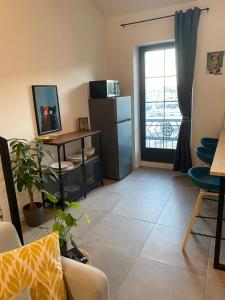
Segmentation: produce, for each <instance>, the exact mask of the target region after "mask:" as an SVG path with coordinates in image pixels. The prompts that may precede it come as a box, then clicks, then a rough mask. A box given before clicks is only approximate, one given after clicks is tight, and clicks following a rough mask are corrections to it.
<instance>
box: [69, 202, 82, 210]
mask: <svg viewBox="0 0 225 300" xmlns="http://www.w3.org/2000/svg"><path fill="white" fill-rule="evenodd" d="M69 207H70V208H73V209H79V208H80V204H79V203H78V202H70V204H69Z"/></svg>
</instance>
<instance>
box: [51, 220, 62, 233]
mask: <svg viewBox="0 0 225 300" xmlns="http://www.w3.org/2000/svg"><path fill="white" fill-rule="evenodd" d="M52 231H58V233H59V235H61V234H62V233H63V231H64V226H63V224H60V223H58V222H56V223H54V224H53V225H52Z"/></svg>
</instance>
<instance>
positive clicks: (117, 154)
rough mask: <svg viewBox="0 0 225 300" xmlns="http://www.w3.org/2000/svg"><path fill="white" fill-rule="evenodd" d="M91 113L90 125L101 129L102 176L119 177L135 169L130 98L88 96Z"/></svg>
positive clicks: (95, 144) (116, 178) (118, 178)
mask: <svg viewBox="0 0 225 300" xmlns="http://www.w3.org/2000/svg"><path fill="white" fill-rule="evenodd" d="M89 112H90V123H91V128H92V129H93V130H94V129H95V130H101V131H102V158H103V176H104V178H109V179H115V180H120V179H122V178H123V177H124V176H126V175H127V174H129V173H130V172H131V171H132V136H131V97H129V96H128V97H111V98H104V99H89ZM93 146H94V147H95V148H96V149H97V147H98V143H97V140H96V142H94V145H93Z"/></svg>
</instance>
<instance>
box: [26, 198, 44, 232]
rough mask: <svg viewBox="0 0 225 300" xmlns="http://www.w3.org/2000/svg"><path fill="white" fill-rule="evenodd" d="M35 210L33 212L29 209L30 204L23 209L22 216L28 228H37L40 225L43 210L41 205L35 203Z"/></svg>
mask: <svg viewBox="0 0 225 300" xmlns="http://www.w3.org/2000/svg"><path fill="white" fill-rule="evenodd" d="M35 205H36V208H35V209H34V210H31V209H30V204H27V205H25V206H24V207H23V214H24V217H25V220H26V223H27V225H28V226H31V227H37V226H39V225H41V223H42V222H43V218H44V208H43V206H42V203H40V202H35Z"/></svg>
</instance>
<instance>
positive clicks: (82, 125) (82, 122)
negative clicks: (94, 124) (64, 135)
mask: <svg viewBox="0 0 225 300" xmlns="http://www.w3.org/2000/svg"><path fill="white" fill-rule="evenodd" d="M78 130H80V131H87V130H89V124H88V117H85V118H78Z"/></svg>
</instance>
